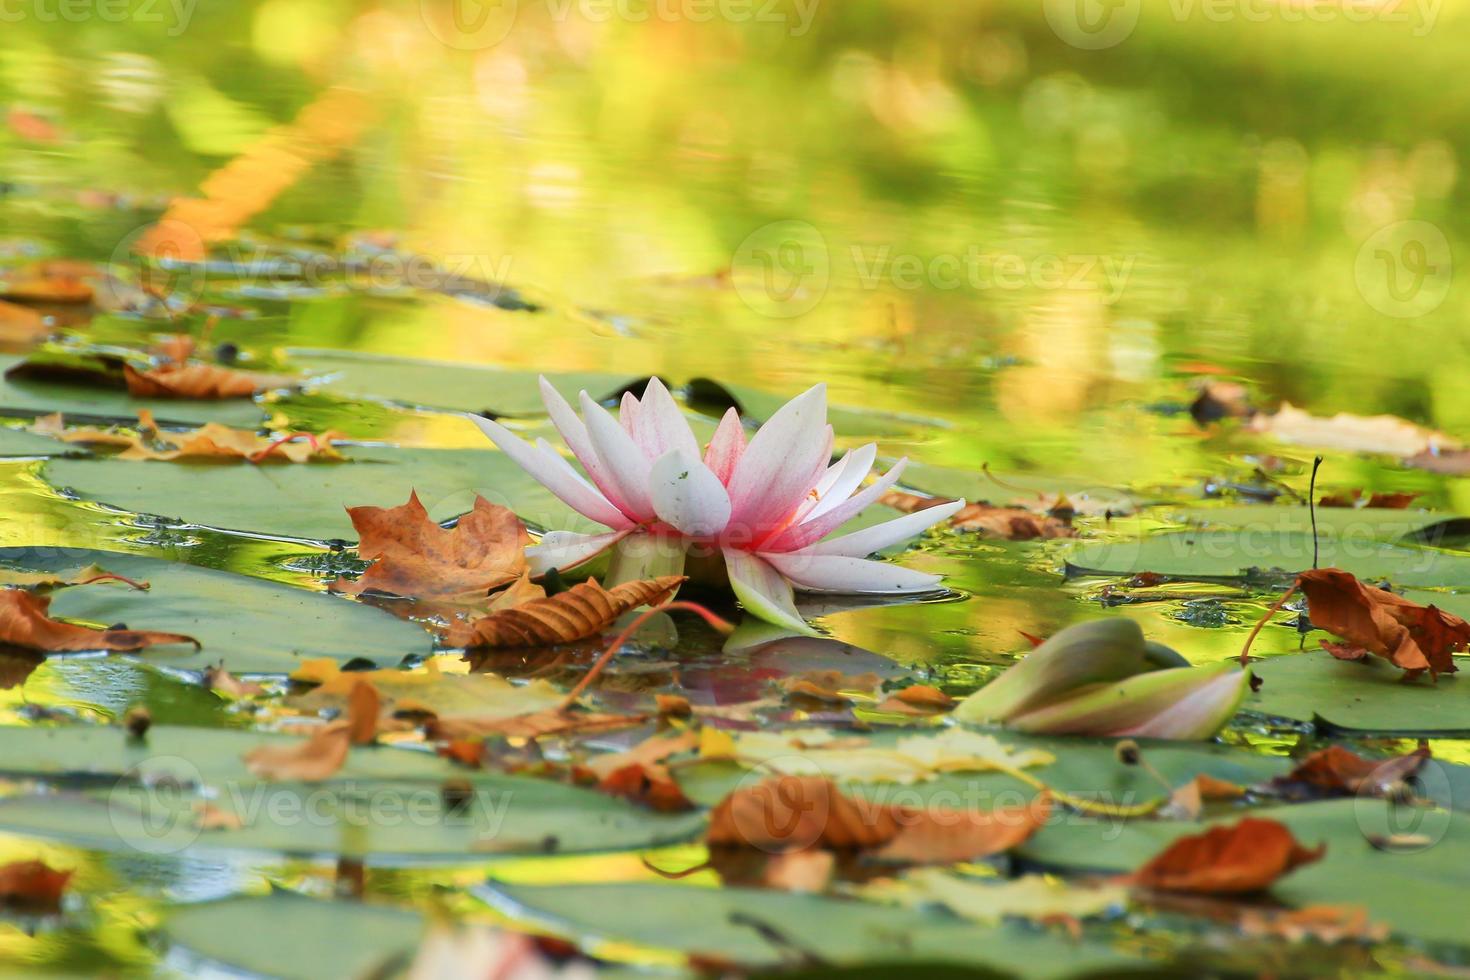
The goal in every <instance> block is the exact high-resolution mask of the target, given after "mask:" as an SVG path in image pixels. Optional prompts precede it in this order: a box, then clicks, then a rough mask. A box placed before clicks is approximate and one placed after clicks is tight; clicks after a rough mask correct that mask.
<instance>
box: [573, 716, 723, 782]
mask: <svg viewBox="0 0 1470 980" xmlns="http://www.w3.org/2000/svg"><path fill="white" fill-rule="evenodd" d="M698 747H699V732H697V731H695V730H694V729H692V728H689V729H685V730H684V731H682V732H678V733H677V734H674V735H651V736H649V737H648V738H645V739H644V740H643V741H641V742H639V743H638V744H637V745H635V746H633V747H632V748H630V749H625V750H624V751H622V752H608V753H606V754H605V755H599V756H594V757H593V758H591V759H589V760H588V761H587V762H586V763H585V764H584V766H583V767H584V768H585V769H586V770H587V771H588V772H590V773H592V775H593V776H595V777H597V778H598V779H605V778H606V777H607V776H609V775H611V774H612V773H614V772H616V771H617V770H619V769H622V768H623V767H624V766H628V765H633V764H639V765H644V766H655V765H658V764H660V763H662V762H663V761H664V760H665V759H667V758H668V757H669V756H671V755H678V754H679V753H681V752H692V751H694V750H695V749H697V748H698Z"/></svg>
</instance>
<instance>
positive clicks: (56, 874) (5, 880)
mask: <svg viewBox="0 0 1470 980" xmlns="http://www.w3.org/2000/svg"><path fill="white" fill-rule="evenodd" d="M72 874H73V872H71V871H58V870H56V869H55V868H52V867H50V866H48V865H47V864H46V862H44V861H13V862H11V863H10V864H7V865H4V866H3V867H0V905H5V906H9V907H12V908H18V909H23V910H26V911H33V912H48V913H54V912H59V911H61V896H62V894H63V893H65V891H66V886H67V883H68V882H69V881H71V876H72Z"/></svg>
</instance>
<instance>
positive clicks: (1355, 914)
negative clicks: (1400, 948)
mask: <svg viewBox="0 0 1470 980" xmlns="http://www.w3.org/2000/svg"><path fill="white" fill-rule="evenodd" d="M1240 931H1241V932H1242V933H1243V934H1244V935H1247V936H1252V937H1256V938H1275V939H1285V940H1286V941H1287V942H1293V943H1299V942H1302V941H1304V940H1307V939H1311V940H1314V941H1316V942H1319V943H1327V944H1328V945H1333V944H1336V943H1343V942H1354V943H1381V942H1383V941H1384V940H1385V939H1387V938H1388V936H1389V931H1390V930H1389V928H1388V926H1387V925H1386V924H1385V923H1381V922H1373V921H1371V920H1370V919H1369V918H1368V910H1367V909H1365V908H1363V907H1362V906H1360V905H1308V906H1307V907H1306V908H1301V909H1292V910H1282V911H1275V910H1270V909H1246V910H1245V911H1244V912H1242V913H1241V916H1240Z"/></svg>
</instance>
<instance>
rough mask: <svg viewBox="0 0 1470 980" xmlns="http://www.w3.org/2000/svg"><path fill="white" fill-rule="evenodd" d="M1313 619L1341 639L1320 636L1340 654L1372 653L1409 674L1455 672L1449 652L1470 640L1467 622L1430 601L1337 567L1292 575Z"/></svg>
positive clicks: (1352, 656)
mask: <svg viewBox="0 0 1470 980" xmlns="http://www.w3.org/2000/svg"><path fill="white" fill-rule="evenodd" d="M1297 584H1298V586H1299V587H1300V588H1301V590H1302V592H1303V593H1305V594H1306V597H1307V615H1308V616H1309V617H1310V618H1311V620H1312V623H1313V624H1314V625H1316V626H1320V627H1321V628H1322V629H1325V630H1327V631H1328V632H1329V633H1335V634H1336V635H1338V636H1340V637H1342V638H1343V639H1344V640H1346V641H1347V642H1346V643H1329V642H1328V641H1326V640H1323V641H1322V648H1323V649H1325V650H1327V651H1328V652H1329V653H1331V654H1332V655H1333V656H1334V657H1337V658H1338V659H1339V660H1361V659H1362V658H1363V657H1365V656H1367V655H1368V654H1370V653H1372V654H1376V655H1378V656H1380V657H1383V658H1384V659H1386V660H1388V661H1389V662H1390V663H1392V664H1393V665H1394V666H1396V667H1399V668H1401V669H1403V670H1405V671H1407V672H1408V677H1409V678H1411V679H1412V678H1413V677H1416V676H1418V675H1419V674H1421V673H1423V672H1424V671H1426V670H1427V671H1429V673H1430V676H1432V677H1437V676H1439V675H1440V674H1452V673H1454V672H1455V670H1456V667H1455V662H1454V654H1455V652H1456V651H1458V650H1464V649H1465V647H1466V645H1467V644H1470V623H1466V622H1465V620H1463V619H1461V618H1460V617H1459V616H1455V615H1452V614H1450V613H1447V612H1445V611H1443V610H1441V609H1438V608H1436V607H1434V606H1421V605H1419V604H1418V603H1417V602H1413V601H1411V600H1409V599H1405V598H1404V597H1403V596H1398V595H1394V594H1393V593H1392V592H1386V591H1384V590H1383V589H1377V588H1374V587H1373V586H1371V585H1364V584H1363V583H1362V582H1359V581H1358V579H1357V578H1356V577H1355V576H1354V575H1353V574H1352V573H1351V572H1345V571H1343V570H1342V569H1340V568H1317V569H1312V570H1311V571H1307V572H1303V573H1302V574H1301V575H1299V576H1297Z"/></svg>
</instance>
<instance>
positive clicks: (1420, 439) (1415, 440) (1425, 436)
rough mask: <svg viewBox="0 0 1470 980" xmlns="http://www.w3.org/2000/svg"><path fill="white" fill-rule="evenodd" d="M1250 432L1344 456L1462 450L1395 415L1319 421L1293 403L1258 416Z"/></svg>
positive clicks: (1339, 416)
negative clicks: (1272, 412) (1274, 411)
mask: <svg viewBox="0 0 1470 980" xmlns="http://www.w3.org/2000/svg"><path fill="white" fill-rule="evenodd" d="M1250 428H1251V429H1252V430H1253V431H1256V432H1261V433H1265V434H1267V435H1271V436H1274V437H1276V438H1277V439H1280V440H1281V441H1282V442H1289V443H1292V444H1294V445H1300V446H1318V447H1321V448H1323V449H1337V450H1341V451H1343V452H1360V453H1384V454H1387V455H1391V456H1416V455H1418V454H1420V453H1437V452H1440V451H1441V450H1445V449H1451V450H1453V449H1458V448H1460V444H1459V442H1458V441H1457V440H1455V439H1453V438H1451V437H1450V436H1447V435H1445V434H1444V433H1443V432H1435V431H1434V430H1432V429H1426V428H1424V427H1422V426H1418V425H1415V424H1414V423H1412V422H1408V421H1405V420H1404V419H1401V418H1398V417H1396V416H1393V415H1374V416H1369V417H1365V416H1362V415H1349V414H1347V413H1346V412H1340V413H1338V414H1337V415H1334V416H1332V417H1331V418H1319V417H1317V416H1314V415H1310V414H1308V413H1307V412H1304V411H1302V410H1301V409H1299V408H1296V407H1294V406H1293V405H1291V404H1290V403H1283V404H1282V406H1281V408H1280V409H1279V410H1278V411H1277V412H1276V414H1275V415H1257V416H1255V417H1254V418H1253V419H1251V422H1250Z"/></svg>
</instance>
